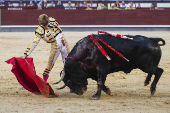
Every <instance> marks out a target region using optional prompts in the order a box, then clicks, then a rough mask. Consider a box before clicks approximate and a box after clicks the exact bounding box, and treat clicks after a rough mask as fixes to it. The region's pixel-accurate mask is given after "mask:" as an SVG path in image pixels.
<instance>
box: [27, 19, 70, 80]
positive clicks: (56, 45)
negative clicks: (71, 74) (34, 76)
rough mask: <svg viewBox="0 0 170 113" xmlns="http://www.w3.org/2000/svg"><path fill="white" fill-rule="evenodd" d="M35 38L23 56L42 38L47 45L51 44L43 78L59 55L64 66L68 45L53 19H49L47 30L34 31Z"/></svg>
mask: <svg viewBox="0 0 170 113" xmlns="http://www.w3.org/2000/svg"><path fill="white" fill-rule="evenodd" d="M35 35H36V38H35V39H34V40H33V42H32V44H31V45H30V46H29V47H28V48H27V49H26V51H25V53H24V54H25V55H27V56H28V55H30V54H31V52H32V51H33V50H34V48H35V47H36V46H37V44H38V43H39V41H40V39H41V38H42V39H43V40H44V41H46V42H47V43H51V51H50V55H49V59H48V64H47V66H46V68H45V70H44V73H43V77H45V76H49V74H50V72H51V70H52V68H53V66H54V63H55V61H56V60H57V58H58V56H59V54H60V53H61V56H62V60H63V64H65V59H66V57H67V56H68V53H69V48H68V43H67V41H66V40H65V38H64V35H63V34H62V29H61V28H60V26H59V25H58V23H57V22H56V20H55V18H52V17H49V24H48V29H44V28H43V27H42V26H39V27H38V28H37V29H36V31H35Z"/></svg>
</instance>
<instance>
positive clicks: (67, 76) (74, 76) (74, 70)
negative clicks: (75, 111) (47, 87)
mask: <svg viewBox="0 0 170 113" xmlns="http://www.w3.org/2000/svg"><path fill="white" fill-rule="evenodd" d="M60 76H61V79H60V80H59V81H58V82H56V83H59V82H61V81H62V80H63V82H64V83H65V85H64V86H62V87H61V88H58V89H63V88H64V87H65V86H68V87H69V88H70V89H71V90H72V91H73V92H74V93H76V94H77V95H82V94H83V93H84V92H85V91H86V90H87V84H88V83H87V78H89V77H88V74H87V73H86V72H85V70H84V68H83V66H82V65H81V63H79V62H78V61H74V60H72V59H67V60H66V63H65V66H64V71H62V72H61V73H60Z"/></svg>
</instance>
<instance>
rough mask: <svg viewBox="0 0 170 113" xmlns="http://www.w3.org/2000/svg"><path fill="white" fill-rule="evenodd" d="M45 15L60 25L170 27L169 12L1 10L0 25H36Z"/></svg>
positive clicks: (167, 10)
mask: <svg viewBox="0 0 170 113" xmlns="http://www.w3.org/2000/svg"><path fill="white" fill-rule="evenodd" d="M43 13H45V14H47V15H48V16H52V17H54V18H56V19H57V22H58V23H59V24H60V25H170V10H169V9H165V10H149V9H137V10H133V11H127V10H114V11H113V10H100V11H99V10H93V11H91V10H88V11H86V10H84V9H83V10H78V9H77V10H65V9H56V8H55V9H46V10H36V9H23V10H7V9H1V25H38V16H39V15H40V14H43Z"/></svg>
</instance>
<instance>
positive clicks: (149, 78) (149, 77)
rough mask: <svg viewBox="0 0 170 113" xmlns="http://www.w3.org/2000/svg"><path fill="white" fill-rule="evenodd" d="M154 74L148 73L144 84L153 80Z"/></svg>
mask: <svg viewBox="0 0 170 113" xmlns="http://www.w3.org/2000/svg"><path fill="white" fill-rule="evenodd" d="M151 77H152V74H150V73H148V76H147V77H146V79H145V82H144V86H147V85H148V84H149V82H150V81H151Z"/></svg>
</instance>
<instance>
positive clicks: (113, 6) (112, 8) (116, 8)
mask: <svg viewBox="0 0 170 113" xmlns="http://www.w3.org/2000/svg"><path fill="white" fill-rule="evenodd" d="M109 10H119V8H118V7H115V5H112V6H111V7H110V9H109Z"/></svg>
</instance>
